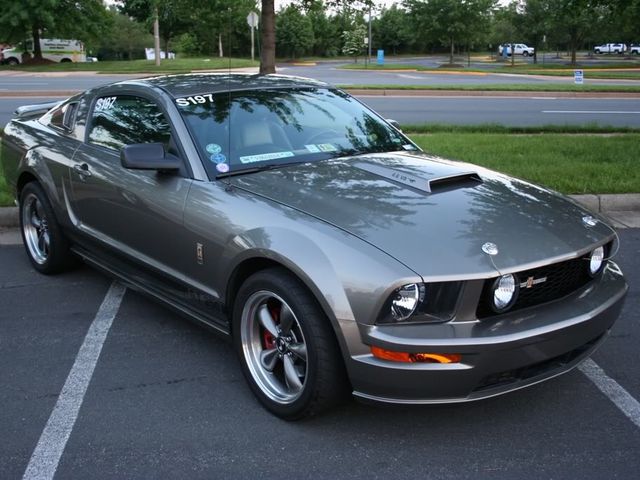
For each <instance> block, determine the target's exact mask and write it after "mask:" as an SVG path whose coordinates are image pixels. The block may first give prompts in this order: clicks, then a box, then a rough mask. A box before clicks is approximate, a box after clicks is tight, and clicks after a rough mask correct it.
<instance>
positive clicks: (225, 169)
mask: <svg viewBox="0 0 640 480" xmlns="http://www.w3.org/2000/svg"><path fill="white" fill-rule="evenodd" d="M216 170H218V171H219V172H220V173H227V172H228V171H229V164H228V163H219V164H217V165H216Z"/></svg>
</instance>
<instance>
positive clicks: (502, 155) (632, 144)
mask: <svg viewBox="0 0 640 480" xmlns="http://www.w3.org/2000/svg"><path fill="white" fill-rule="evenodd" d="M589 128H591V129H590V130H589ZM411 129H414V130H413V132H414V133H409V135H410V136H411V138H413V139H414V140H415V141H416V142H417V143H418V144H419V145H420V146H421V147H422V148H423V149H424V150H425V151H426V152H429V153H432V154H434V155H439V156H442V157H445V158H451V159H456V160H463V161H466V162H470V163H475V164H477V165H481V166H485V167H487V168H491V169H493V170H498V171H500V172H504V173H507V174H509V175H514V176H516V177H519V178H523V179H525V180H529V181H531V182H534V183H539V184H542V185H546V186H548V187H550V188H553V189H555V190H558V191H561V192H563V193H567V194H575V193H638V192H640V168H638V166H637V158H636V157H637V155H636V152H637V150H638V145H640V132H639V131H638V130H633V129H629V130H627V131H625V130H622V131H621V130H620V129H613V128H610V129H607V128H606V127H604V128H602V127H573V128H571V127H547V130H546V131H545V130H543V129H541V128H539V127H533V128H531V129H517V128H509V127H499V126H491V125H484V126H472V127H452V126H447V125H439V126H434V125H430V126H421V127H418V126H414V127H405V131H407V132H412V130H411ZM555 129H557V131H556V132H555V133H549V132H550V131H551V132H554V130H555ZM416 130H418V132H419V133H418V132H416ZM425 131H428V132H431V133H424V132H425ZM621 132H622V133H621ZM12 205H13V198H12V196H11V194H10V193H9V189H8V186H7V184H6V181H5V178H4V176H3V174H2V170H1V169H0V206H12Z"/></svg>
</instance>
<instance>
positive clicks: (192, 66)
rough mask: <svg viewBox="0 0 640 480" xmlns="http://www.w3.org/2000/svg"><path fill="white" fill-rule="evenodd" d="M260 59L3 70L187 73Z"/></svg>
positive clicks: (53, 65)
mask: <svg viewBox="0 0 640 480" xmlns="http://www.w3.org/2000/svg"><path fill="white" fill-rule="evenodd" d="M258 65H259V64H258V62H252V61H251V60H248V59H244V58H232V59H228V58H215V57H212V58H176V59H172V60H162V62H161V64H160V66H159V67H157V66H156V64H155V62H154V61H153V60H129V61H126V62H125V61H106V62H87V63H80V62H78V63H51V64H46V65H19V66H14V67H8V66H7V67H2V70H17V71H22V72H98V73H188V72H190V71H192V70H217V69H225V68H244V67H257V66H258Z"/></svg>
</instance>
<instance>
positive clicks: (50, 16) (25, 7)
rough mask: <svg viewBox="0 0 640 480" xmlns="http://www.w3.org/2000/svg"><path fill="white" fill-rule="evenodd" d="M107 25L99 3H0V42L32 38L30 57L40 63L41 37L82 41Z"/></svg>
mask: <svg viewBox="0 0 640 480" xmlns="http://www.w3.org/2000/svg"><path fill="white" fill-rule="evenodd" d="M107 22H108V17H107V13H106V9H105V6H104V4H103V3H102V1H101V0H21V1H19V2H16V1H15V0H0V32H2V34H1V36H2V38H0V40H2V41H5V42H10V43H14V42H17V41H22V40H24V39H25V38H27V37H29V36H30V37H31V38H33V50H34V51H33V56H34V58H36V59H40V60H42V50H41V49H40V39H41V37H42V35H41V34H44V35H47V36H48V37H72V38H75V39H78V40H83V41H86V40H88V39H90V38H92V37H96V36H98V35H99V34H100V31H101V30H102V29H103V28H104V27H105V25H106V23H107Z"/></svg>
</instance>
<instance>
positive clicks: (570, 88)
mask: <svg viewBox="0 0 640 480" xmlns="http://www.w3.org/2000/svg"><path fill="white" fill-rule="evenodd" d="M338 87H339V88H342V89H344V90H347V91H349V90H452V91H471V92H473V91H484V92H618V93H619V92H628V93H638V92H640V85H637V86H636V85H589V84H587V85H574V84H568V83H567V84H565V83H553V84H538V83H533V84H528V83H504V84H486V83H470V84H465V85H460V84H434V85H393V84H380V85H369V84H362V85H338Z"/></svg>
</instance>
